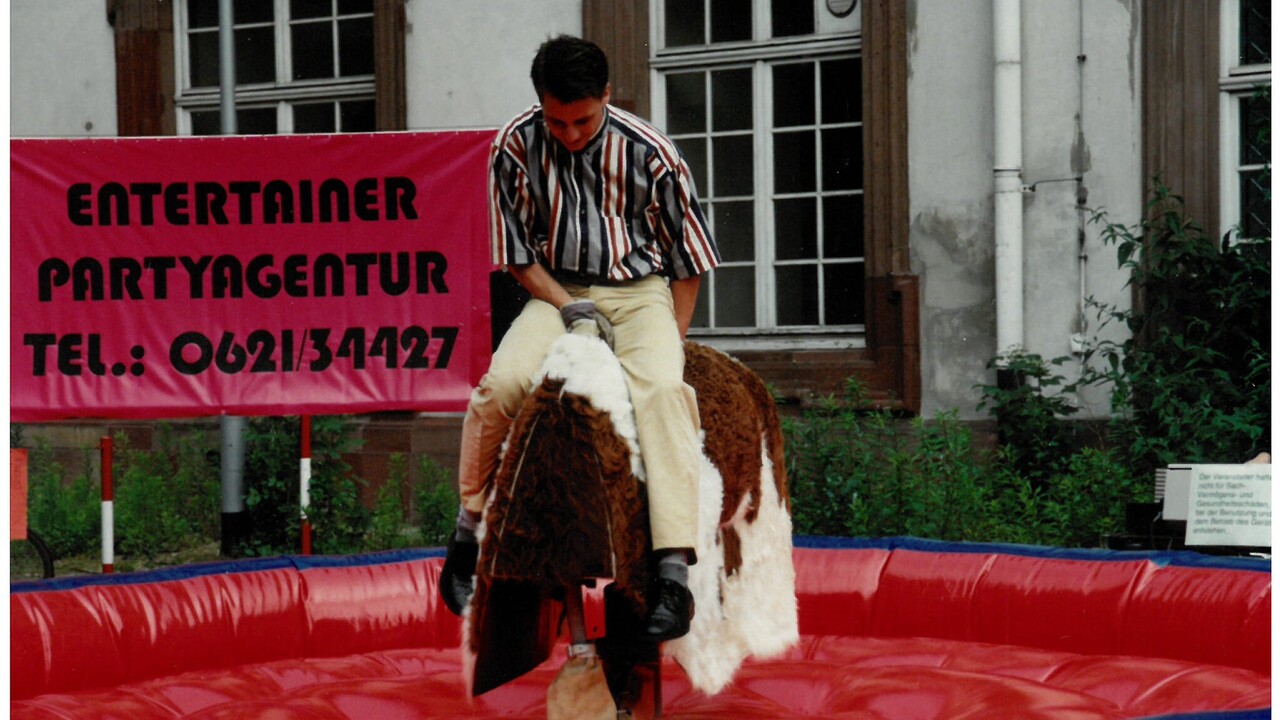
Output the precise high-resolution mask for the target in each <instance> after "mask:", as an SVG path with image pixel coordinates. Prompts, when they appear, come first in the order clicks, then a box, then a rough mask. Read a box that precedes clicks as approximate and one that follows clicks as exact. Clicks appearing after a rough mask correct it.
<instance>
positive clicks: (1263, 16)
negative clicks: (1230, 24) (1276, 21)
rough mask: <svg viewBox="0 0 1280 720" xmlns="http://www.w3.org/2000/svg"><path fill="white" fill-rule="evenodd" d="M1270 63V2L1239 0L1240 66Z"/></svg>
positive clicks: (1269, 0)
mask: <svg viewBox="0 0 1280 720" xmlns="http://www.w3.org/2000/svg"><path fill="white" fill-rule="evenodd" d="M1270 62H1271V0H1240V64H1241V65H1257V64H1263V63H1270Z"/></svg>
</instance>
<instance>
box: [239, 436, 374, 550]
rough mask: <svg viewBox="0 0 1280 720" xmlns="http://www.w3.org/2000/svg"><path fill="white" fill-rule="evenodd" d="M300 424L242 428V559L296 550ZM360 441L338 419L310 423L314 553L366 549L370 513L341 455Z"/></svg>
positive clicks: (310, 513) (359, 482)
mask: <svg viewBox="0 0 1280 720" xmlns="http://www.w3.org/2000/svg"><path fill="white" fill-rule="evenodd" d="M300 438H301V423H300V421H299V419H298V418H297V417H262V418H252V419H250V421H249V423H248V427H247V428H246V429H245V464H244V484H245V511H246V512H247V513H249V524H250V527H251V531H250V535H249V537H248V538H247V539H246V541H245V542H244V546H243V547H242V548H240V549H239V553H240V554H244V555H279V554H286V553H295V552H298V550H299V544H298V543H299V538H301V525H302V522H301V517H300V498H299V494H300V489H299V480H298V473H299V470H298V465H299V457H300V456H301V451H300V447H301V441H300ZM358 442H359V441H358V440H357V438H356V437H355V435H354V433H353V432H352V429H351V427H350V425H349V424H348V423H347V422H346V421H345V420H344V419H343V418H341V417H319V416H317V417H314V418H312V423H311V453H312V454H311V472H312V475H311V506H310V507H309V508H308V510H307V517H308V519H309V520H310V521H311V526H312V529H313V536H312V538H313V539H312V551H313V552H315V553H318V554H345V553H353V552H359V551H361V550H362V549H363V538H364V535H365V532H366V531H367V530H368V524H369V511H368V510H366V509H365V508H364V507H363V506H362V505H361V504H360V486H361V485H363V484H364V481H363V480H361V479H360V478H357V477H356V476H355V475H354V474H352V472H351V467H350V466H349V465H347V464H346V462H344V461H343V460H342V455H343V454H344V453H348V452H351V451H353V450H354V449H356V447H357V446H358Z"/></svg>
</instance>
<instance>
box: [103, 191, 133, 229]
mask: <svg viewBox="0 0 1280 720" xmlns="http://www.w3.org/2000/svg"><path fill="white" fill-rule="evenodd" d="M112 204H114V205H115V206H116V223H115V224H116V225H128V224H129V192H128V191H127V190H125V189H124V186H123V185H121V184H120V183H116V182H109V183H106V184H105V185H103V186H102V189H100V190H98V224H99V225H110V224H111V206H112Z"/></svg>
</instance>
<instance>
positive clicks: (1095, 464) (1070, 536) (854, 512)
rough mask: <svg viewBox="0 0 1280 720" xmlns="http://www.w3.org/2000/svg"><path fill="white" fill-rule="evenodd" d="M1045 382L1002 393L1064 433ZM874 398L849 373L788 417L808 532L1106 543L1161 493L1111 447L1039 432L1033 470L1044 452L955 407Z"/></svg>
mask: <svg viewBox="0 0 1280 720" xmlns="http://www.w3.org/2000/svg"><path fill="white" fill-rule="evenodd" d="M1023 360H1024V361H1025V362H1026V363H1027V368H1026V369H1027V370H1029V371H1032V372H1031V374H1032V376H1039V377H1040V378H1041V379H1043V380H1046V381H1048V382H1046V383H1045V386H1046V387H1054V386H1056V385H1059V384H1060V383H1059V382H1058V381H1056V380H1055V379H1054V375H1053V374H1052V373H1050V372H1048V369H1047V368H1045V367H1043V364H1042V363H1040V361H1038V360H1032V359H1030V358H1024V359H1023ZM1037 368H1039V369H1037ZM1042 370H1043V372H1042ZM1035 387H1036V388H1037V389H1036V391H1035V392H1018V393H1010V394H1008V395H1001V396H999V397H997V398H992V399H991V400H990V402H991V403H993V404H994V403H997V402H999V403H1003V406H1004V407H1005V408H1006V409H1007V410H1008V411H1009V412H1010V414H1011V415H1013V416H1015V417H1032V418H1034V419H1036V420H1037V422H1038V423H1039V424H1038V427H1039V428H1041V431H1042V433H1043V434H1045V435H1049V436H1053V437H1059V436H1060V428H1055V427H1054V423H1062V422H1064V421H1063V420H1061V419H1060V418H1057V417H1056V414H1055V413H1054V409H1055V408H1056V406H1055V405H1054V404H1053V403H1044V402H1041V399H1040V398H1041V397H1042V396H1041V395H1040V390H1039V389H1038V388H1039V386H1035ZM864 397H865V396H864V394H863V393H862V388H861V385H860V384H859V383H857V382H856V381H849V382H848V383H847V384H846V387H845V394H844V395H843V396H841V397H840V398H834V397H829V398H824V399H823V400H821V401H819V402H818V403H817V404H816V405H815V407H814V408H812V409H810V410H807V411H805V412H804V413H803V414H802V415H801V416H800V417H798V418H787V419H786V420H784V432H785V434H786V440H787V450H786V452H787V469H788V477H789V479H790V483H791V496H792V521H793V526H794V528H795V532H796V533H798V534H815V535H846V536H860V537H884V536H892V535H914V536H917V537H929V538H937V539H945V540H964V541H988V542H1014V543H1029V544H1040V545H1058V546H1084V547H1097V546H1099V545H1101V544H1103V543H1104V540H1105V538H1106V536H1107V535H1109V534H1112V533H1115V532H1118V531H1119V530H1121V529H1122V527H1123V523H1124V510H1125V503H1126V502H1127V501H1132V500H1140V499H1144V497H1145V496H1146V495H1147V494H1149V488H1150V485H1149V484H1143V483H1141V482H1140V481H1137V480H1135V478H1134V475H1133V474H1132V473H1130V472H1129V471H1128V470H1127V468H1125V467H1124V466H1123V464H1121V463H1120V462H1119V461H1118V460H1117V459H1116V458H1115V457H1114V455H1113V454H1112V453H1110V452H1105V451H1097V450H1081V451H1076V452H1071V453H1065V454H1062V455H1061V456H1059V455H1058V453H1057V452H1056V450H1054V449H1053V447H1054V446H1052V445H1051V444H1048V443H1046V442H1044V441H1042V440H1041V439H1037V438H1031V437H1027V438H1026V444H1025V447H1026V448H1032V449H1035V448H1040V450H1037V451H1036V452H1039V453H1040V456H1038V457H1041V459H1042V460H1045V461H1044V462H1041V463H1039V465H1040V469H1039V470H1038V471H1037V473H1036V474H1029V473H1027V472H1024V471H1023V469H1022V466H1024V465H1026V462H1025V459H1026V457H1035V456H1034V454H1033V453H1030V451H1028V450H1023V451H1020V454H1018V453H1016V452H1015V450H1014V449H1013V448H1009V447H1006V448H1003V449H1001V450H1000V451H998V452H995V453H990V452H986V451H983V450H981V449H979V448H976V447H975V446H974V444H973V441H972V435H971V433H970V431H969V429H968V427H967V426H966V425H965V424H964V423H963V422H961V421H960V419H959V417H958V415H957V413H956V412H954V411H953V412H945V413H938V414H937V415H936V416H935V417H934V418H932V419H931V420H928V421H926V420H924V419H922V418H913V419H910V420H904V419H901V418H898V417H896V416H894V415H893V414H892V413H890V412H888V411H885V410H877V409H866V407H865V402H864ZM1021 404H1030V405H1032V407H1031V408H1025V407H1020V405H1021ZM1050 457H1052V458H1054V462H1048V461H1047V458H1050Z"/></svg>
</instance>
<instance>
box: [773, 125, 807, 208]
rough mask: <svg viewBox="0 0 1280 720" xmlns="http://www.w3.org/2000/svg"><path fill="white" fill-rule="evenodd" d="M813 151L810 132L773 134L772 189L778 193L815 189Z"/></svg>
mask: <svg viewBox="0 0 1280 720" xmlns="http://www.w3.org/2000/svg"><path fill="white" fill-rule="evenodd" d="M814 153H815V149H814V135H813V133H812V132H788V133H775V134H774V136H773V186H774V190H775V191H776V192H780V193H794V192H812V191H813V190H815V189H816V188H815V187H814V184H815V180H814Z"/></svg>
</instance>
